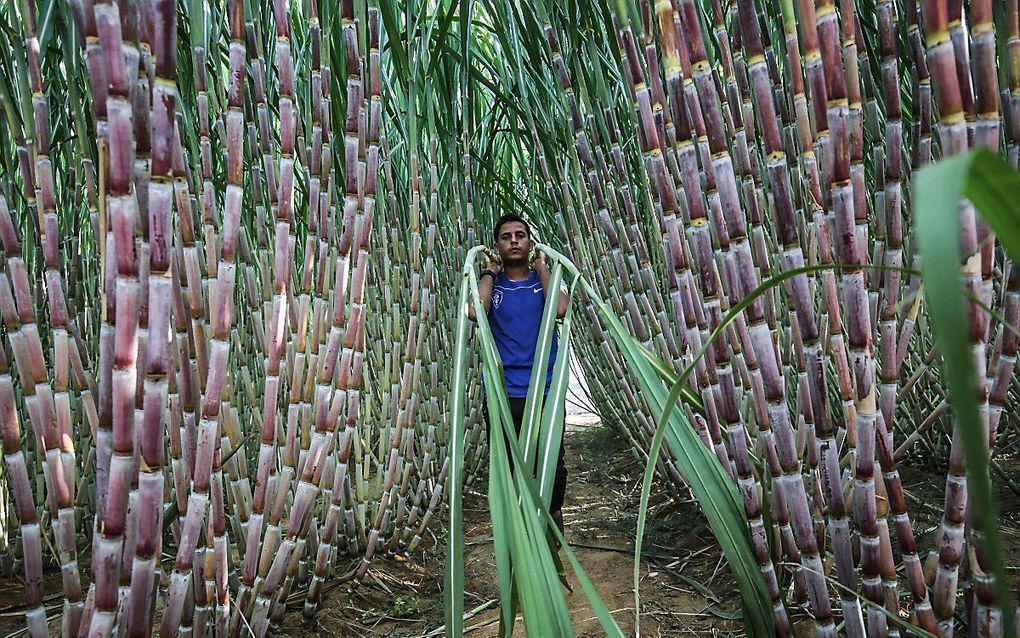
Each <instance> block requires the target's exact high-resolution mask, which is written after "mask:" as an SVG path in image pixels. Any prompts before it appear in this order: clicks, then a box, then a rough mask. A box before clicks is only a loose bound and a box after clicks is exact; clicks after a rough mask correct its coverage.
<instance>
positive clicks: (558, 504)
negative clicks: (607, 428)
mask: <svg viewBox="0 0 1020 638" xmlns="http://www.w3.org/2000/svg"><path fill="white" fill-rule="evenodd" d="M546 398H547V399H548V397H546ZM509 400H510V416H511V417H512V418H513V420H514V431H515V432H517V434H520V433H521V424H522V423H523V421H524V404H525V402H526V401H527V399H525V398H524V397H509ZM488 407H489V406H488V405H486V406H485V417H486V419H489V409H488ZM494 427H495V426H494V425H493V423H492V421H491V419H490V420H489V436H491V435H492V434H491V431H492V429H493V428H494ZM560 427H561V428H564V429H566V417H564V419H563V422H562V423H561V424H560ZM503 436H504V440H506V438H505V437H506V434H505V433H504V435H503ZM561 440H562V438H561ZM506 446H507V455H508V456H510V442H509V441H506ZM563 449H564V445H563V443H562V442H561V444H560V453H559V456H557V457H556V475H555V478H554V479H553V489H552V501H551V502H550V504H549V513H550V514H555V513H557V512H559V511H560V510H561V509H563V500H564V496H565V495H566V493H567V464H566V462H565V461H564V459H563ZM510 471H511V472H513V471H514V460H513V457H511V458H510ZM537 473H538V459H537V455H536V459H535V467H534V468H533V469H532V476H534V475H535V474H537Z"/></svg>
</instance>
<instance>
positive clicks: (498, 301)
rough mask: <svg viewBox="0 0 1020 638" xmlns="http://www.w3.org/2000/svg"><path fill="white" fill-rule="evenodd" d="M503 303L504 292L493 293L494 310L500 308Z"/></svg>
mask: <svg viewBox="0 0 1020 638" xmlns="http://www.w3.org/2000/svg"><path fill="white" fill-rule="evenodd" d="M502 302H503V291H502V290H497V291H495V292H493V293H492V306H493V308H499V304H501V303H502Z"/></svg>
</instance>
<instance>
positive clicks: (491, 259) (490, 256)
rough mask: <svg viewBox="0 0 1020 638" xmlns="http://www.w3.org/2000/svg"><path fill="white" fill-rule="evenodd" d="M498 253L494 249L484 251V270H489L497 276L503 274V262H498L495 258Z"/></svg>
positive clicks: (497, 258)
mask: <svg viewBox="0 0 1020 638" xmlns="http://www.w3.org/2000/svg"><path fill="white" fill-rule="evenodd" d="M498 254H499V253H497V252H496V250H495V248H493V249H492V250H486V251H485V266H484V267H483V268H484V269H486V270H491V271H492V272H494V273H496V274H497V275H498V274H500V273H501V272H503V262H502V261H500V260H499V257H498V256H497V255H498Z"/></svg>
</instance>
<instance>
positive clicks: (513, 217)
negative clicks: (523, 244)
mask: <svg viewBox="0 0 1020 638" xmlns="http://www.w3.org/2000/svg"><path fill="white" fill-rule="evenodd" d="M510 222H520V223H522V224H524V230H526V231H527V232H528V237H529V238H530V237H531V226H530V225H528V222H526V221H524V218H523V217H521V216H520V215H518V214H517V213H506V214H505V215H503V216H502V217H500V218H499V219H498V220H496V227H495V228H493V229H492V240H493V241H499V229H500V228H502V227H503V224H509V223H510Z"/></svg>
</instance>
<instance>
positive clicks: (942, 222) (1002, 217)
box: [913, 150, 1020, 636]
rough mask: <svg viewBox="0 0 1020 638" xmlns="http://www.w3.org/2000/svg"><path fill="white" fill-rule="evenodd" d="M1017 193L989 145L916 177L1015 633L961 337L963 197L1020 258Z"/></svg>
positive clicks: (957, 412) (941, 341)
mask: <svg viewBox="0 0 1020 638" xmlns="http://www.w3.org/2000/svg"><path fill="white" fill-rule="evenodd" d="M1017 193H1020V175H1018V174H1017V173H1016V172H1015V171H1014V170H1013V169H1012V168H1011V167H1010V166H1009V165H1008V164H1006V162H1005V161H1004V160H1003V159H1002V158H1001V157H999V156H998V155H996V154H994V153H992V152H991V151H988V150H976V151H972V152H971V153H968V154H966V155H958V156H956V157H952V158H949V159H946V160H943V161H941V162H938V163H937V164H934V165H932V166H930V167H927V168H925V169H924V170H923V171H921V172H920V173H918V175H917V176H916V178H915V182H914V192H913V195H914V211H915V214H916V216H917V234H918V240H919V242H920V247H921V254H922V256H924V257H925V259H924V260H923V262H922V265H921V271H922V273H923V276H924V280H925V282H926V283H927V286H926V288H925V290H926V294H925V298H926V301H927V305H928V307H929V308H930V310H931V320H932V324H933V325H934V328H935V339H936V341H937V343H938V346H939V352H941V353H942V361H943V365H944V366H945V371H946V374H945V376H944V379H945V382H946V384H947V385H948V386H949V396H950V400H951V403H952V408H953V414H954V416H955V417H956V419H955V420H956V423H955V427H957V428H959V430H960V434H961V437H962V441H963V450H964V454H965V455H966V461H967V488H968V491H969V494H970V502H969V507H970V511H971V513H972V515H973V520H974V525H975V528H976V529H977V530H979V531H980V533H981V536H982V538H983V540H984V544H985V547H984V551H985V552H987V556H988V564H990V565H991V566H992V569H993V574H994V577H995V591H996V596H997V597H998V600H999V604H1000V605H1001V607H1002V610H1003V611H1002V616H1003V618H1002V622H1003V627H1004V630H1003V635H1005V636H1012V635H1013V631H1012V627H1013V623H1014V620H1015V617H1014V612H1013V609H1014V608H1013V604H1012V595H1011V594H1010V590H1009V586H1008V585H1007V580H1006V569H1005V564H1004V563H1003V560H1002V559H1003V554H1002V540H1001V535H1000V532H999V519H998V513H997V512H998V508H997V507H996V503H995V498H994V496H993V493H992V485H991V480H990V475H989V459H988V454H989V450H988V435H987V432H986V431H985V428H984V426H983V425H982V424H981V416H980V414H979V412H978V404H977V399H976V397H977V389H978V387H977V384H978V383H983V382H984V380H983V379H978V378H977V374H976V372H975V367H974V361H973V358H972V356H973V355H972V352H971V350H970V348H969V346H968V343H967V340H966V339H962V338H961V335H966V334H967V332H968V318H967V308H966V304H967V300H966V297H965V296H964V289H963V282H962V278H961V276H960V263H961V261H960V260H961V257H960V246H959V239H958V230H957V226H958V212H959V206H960V202H961V201H962V199H963V198H964V197H966V198H968V199H970V201H971V202H973V204H974V206H975V207H976V208H977V210H978V212H979V213H980V214H981V215H982V217H984V219H985V220H987V222H988V224H989V225H990V226H991V227H992V228H993V229H994V230H995V232H996V233H997V234H998V237H999V240H1000V241H1001V242H1002V244H1003V246H1004V247H1005V248H1006V250H1007V252H1009V254H1010V256H1011V257H1012V258H1013V259H1014V260H1020V199H1018V198H1017ZM982 356H983V355H982Z"/></svg>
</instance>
